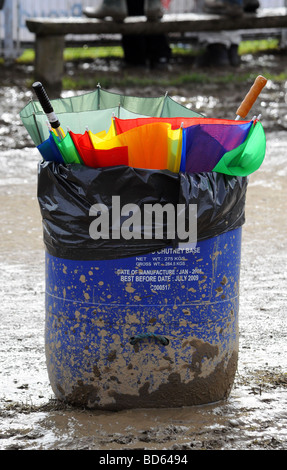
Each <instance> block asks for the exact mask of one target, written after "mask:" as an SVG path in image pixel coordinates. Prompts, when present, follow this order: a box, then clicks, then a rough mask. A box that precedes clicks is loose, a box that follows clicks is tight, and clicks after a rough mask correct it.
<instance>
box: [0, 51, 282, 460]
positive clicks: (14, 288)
mask: <svg viewBox="0 0 287 470" xmlns="http://www.w3.org/2000/svg"><path fill="white" fill-rule="evenodd" d="M102 65H103V63H102V62H99V63H95V64H93V68H92V70H91V64H88V65H86V66H85V67H86V70H88V71H89V70H90V72H89V73H93V74H94V76H95V85H96V83H97V82H98V81H100V79H101V70H102ZM108 65H110V64H108ZM81 67H82V68H83V64H82V65H79V64H78V66H77V68H75V69H74V72H75V70H78V69H79V68H81ZM178 67H179V66H178V64H176V63H172V64H170V65H169V68H168V69H166V70H159V71H157V73H158V74H163V76H165V77H166V76H168V74H169V73H170V74H171V76H172V75H174V74H176V73H178V72H179V68H178ZM181 67H182V64H181ZM286 68H287V60H286V56H285V55H283V54H280V55H274V54H261V55H259V56H257V57H252V56H246V57H243V64H242V65H241V67H240V69H239V70H235V69H230V70H225V71H216V70H213V71H212V73H214V74H216V73H220V74H224V73H239V74H242V75H243V74H245V73H249V72H254V71H255V72H256V73H258V74H259V73H262V74H264V72H266V71H272V72H273V71H275V70H277V71H278V72H279V71H281V72H282V71H284V70H285V71H286ZM70 70H73V66H72V64H70ZM31 73H32V69H30V68H21V67H17V68H16V67H12V68H9V69H8V68H5V69H4V68H3V69H2V70H1V74H2V87H1V88H0V107H1V114H0V136H1V137H0V139H1V140H0V162H1V177H0V213H1V224H0V240H1V245H0V265H1V271H0V272H1V283H0V289H1V291H0V292H1V306H0V312H1V313H0V318H1V328H0V350H1V355H0V376H1V378H0V403H1V405H0V449H2V450H14V449H17V450H56V449H59V450H97V449H99V450H102V451H108V450H133V449H141V450H147V449H149V450H154V451H156V450H158V451H159V450H173V451H178V450H184V451H186V452H190V451H192V450H286V449H287V407H286V405H287V342H286V333H287V332H286V313H287V312H286V283H287V272H286V271H287V263H286V260H287V256H286V253H287V237H286V233H287V222H286V209H287V203H286V201H287V185H286V178H287V169H286V168H287V155H286V148H287V134H286V129H287V89H286V84H285V83H284V82H276V81H269V82H268V84H267V86H266V87H265V89H264V90H263V92H262V94H261V96H260V98H259V100H258V101H257V103H256V105H255V107H254V108H255V109H254V114H259V113H261V114H262V123H263V126H264V129H265V131H266V137H267V152H266V157H265V161H264V163H263V164H262V166H261V168H260V169H259V170H258V171H257V172H256V173H254V174H253V175H252V176H251V177H250V181H249V187H248V192H247V203H246V223H245V225H244V228H243V241H242V264H241V285H240V313H239V323H240V334H239V362H238V370H237V374H236V379H235V382H234V386H233V389H232V391H231V394H230V396H229V398H228V399H227V400H226V401H224V402H220V403H215V404H208V405H204V406H198V407H186V408H175V409H165V408H162V409H140V410H127V411H120V412H101V411H91V410H83V409H75V408H72V407H70V406H64V405H63V404H61V403H59V402H57V401H56V400H55V398H54V396H53V392H52V390H51V388H50V385H49V382H48V377H47V372H46V364H45V354H44V315H45V313H44V290H45V285H44V247H43V242H42V227H41V219H40V213H39V208H38V203H37V198H36V190H37V162H38V160H39V154H38V151H37V150H36V149H35V148H33V145H32V143H31V140H30V139H29V137H28V135H27V132H26V130H25V129H24V127H23V126H22V124H21V122H20V119H19V111H20V109H21V108H22V107H23V106H24V105H25V104H26V103H27V102H28V100H29V99H30V97H31V96H32V94H31V91H30V89H28V88H27V87H26V79H27V78H31ZM87 73H88V72H87ZM113 73H116V74H120V73H121V66H120V65H119V64H117V63H116V64H113ZM140 73H141V74H142V73H143V71H141V72H140ZM144 73H148V72H144ZM153 73H154V72H153ZM251 83H252V82H251V81H248V80H247V81H245V82H243V83H242V84H241V85H232V84H228V85H224V86H222V85H215V84H208V85H205V84H193V85H186V86H185V87H184V88H181V89H179V88H175V87H171V88H170V89H169V93H170V95H171V96H173V97H174V99H176V100H180V101H181V102H182V103H183V104H184V105H186V106H192V107H194V108H195V109H197V110H198V111H199V112H202V113H203V114H205V115H206V116H210V117H211V116H213V117H219V118H221V117H228V118H232V117H234V115H235V111H236V109H237V107H238V105H239V103H240V102H241V99H242V98H243V97H244V95H245V93H246V92H247V90H248V89H249V87H250V85H251ZM114 90H115V91H120V92H122V93H127V94H138V95H142V96H158V95H161V94H162V93H164V92H165V90H162V89H160V87H146V88H144V87H138V88H134V89H130V88H125V89H123V88H121V89H118V88H114ZM83 91H84V90H83Z"/></svg>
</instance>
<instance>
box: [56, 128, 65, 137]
mask: <svg viewBox="0 0 287 470" xmlns="http://www.w3.org/2000/svg"><path fill="white" fill-rule="evenodd" d="M55 132H56V133H57V136H58V137H59V138H60V140H62V139H63V138H64V137H65V135H64V133H63V131H62V129H61V128H60V127H57V128H56V129H55Z"/></svg>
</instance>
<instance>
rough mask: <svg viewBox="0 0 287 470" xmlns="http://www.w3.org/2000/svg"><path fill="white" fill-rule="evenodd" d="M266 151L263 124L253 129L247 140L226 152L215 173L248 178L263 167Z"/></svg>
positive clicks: (258, 123) (259, 123)
mask: <svg viewBox="0 0 287 470" xmlns="http://www.w3.org/2000/svg"><path fill="white" fill-rule="evenodd" d="M265 151H266V137H265V132H264V129H263V126H262V124H261V122H257V123H256V124H255V125H254V126H252V127H251V129H250V131H249V134H248V136H247V139H246V140H245V141H244V142H243V143H242V144H241V145H239V146H238V147H236V148H235V149H233V150H230V151H229V152H226V153H225V154H224V155H223V156H222V158H221V159H220V160H219V162H218V163H217V165H216V166H215V167H214V168H213V171H216V172H218V173H225V174H227V175H232V176H248V175H250V174H251V173H254V171H256V170H258V168H259V167H260V166H261V164H262V162H263V160H264V157H265Z"/></svg>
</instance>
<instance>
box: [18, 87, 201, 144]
mask: <svg viewBox="0 0 287 470" xmlns="http://www.w3.org/2000/svg"><path fill="white" fill-rule="evenodd" d="M51 104H52V106H53V109H54V111H55V113H56V115H57V117H58V118H59V121H60V123H61V127H62V128H63V129H64V131H65V130H66V128H67V127H69V128H70V129H71V130H72V131H73V132H75V133H82V134H83V133H84V132H85V130H86V128H87V127H88V128H89V129H90V130H91V131H92V132H93V133H98V132H100V131H103V130H105V131H108V129H109V128H110V125H111V118H112V116H113V115H114V116H116V117H118V118H121V119H132V118H137V117H142V116H155V117H156V116H158V117H177V116H181V117H196V116H202V115H201V114H199V113H196V112H195V111H192V110H190V109H188V108H186V107H185V106H182V105H181V104H179V103H177V102H176V101H174V100H173V99H172V98H171V97H170V96H168V94H167V93H166V94H165V95H163V96H160V97H156V98H153V97H138V96H126V95H121V94H118V93H112V92H109V91H107V90H103V89H102V88H101V87H100V86H97V89H96V90H95V91H93V92H90V93H83V94H81V95H78V96H72V97H67V98H59V99H55V100H51ZM20 117H21V120H22V122H23V124H24V126H25V128H26V129H27V131H28V133H29V134H30V136H31V138H32V140H33V142H34V144H35V145H36V146H38V145H40V144H41V143H42V142H44V141H45V140H46V139H48V138H49V129H48V127H47V116H46V114H45V113H44V111H43V108H42V106H41V104H40V103H39V102H38V101H34V100H31V101H30V102H29V103H28V104H27V105H26V106H25V107H24V108H23V109H22V110H21V112H20Z"/></svg>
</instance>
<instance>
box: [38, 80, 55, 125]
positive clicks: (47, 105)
mask: <svg viewBox="0 0 287 470" xmlns="http://www.w3.org/2000/svg"><path fill="white" fill-rule="evenodd" d="M32 88H33V90H34V91H35V93H36V95H37V98H38V100H39V102H40V104H41V106H42V108H43V111H44V113H45V114H46V115H47V118H48V120H49V123H50V124H51V126H52V127H53V129H57V128H58V127H60V121H59V120H58V118H57V116H56V114H55V112H54V109H53V106H52V105H51V101H50V99H49V97H48V95H47V93H46V90H45V88H44V87H43V85H42V83H41V82H35V83H33V85H32Z"/></svg>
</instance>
